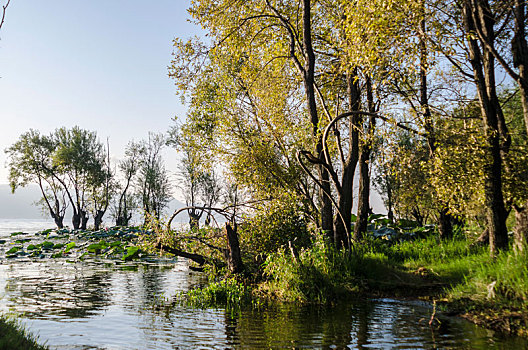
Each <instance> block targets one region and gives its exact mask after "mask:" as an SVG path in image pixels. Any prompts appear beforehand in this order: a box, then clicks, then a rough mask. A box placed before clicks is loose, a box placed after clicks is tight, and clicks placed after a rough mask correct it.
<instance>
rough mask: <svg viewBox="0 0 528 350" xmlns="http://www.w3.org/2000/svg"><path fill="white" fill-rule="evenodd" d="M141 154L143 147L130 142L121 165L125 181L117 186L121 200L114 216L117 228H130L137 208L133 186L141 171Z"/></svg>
mask: <svg viewBox="0 0 528 350" xmlns="http://www.w3.org/2000/svg"><path fill="white" fill-rule="evenodd" d="M141 152H142V147H141V145H140V144H139V143H136V142H129V143H128V145H127V147H126V150H125V159H123V160H122V161H121V162H120V163H119V170H120V171H121V173H122V174H123V177H124V179H123V180H124V181H123V182H121V183H118V184H117V193H118V195H119V198H118V199H117V204H116V205H115V208H114V214H113V215H114V217H115V220H116V225H117V226H128V225H129V223H130V220H131V219H132V215H133V212H134V208H135V207H136V205H135V197H136V196H135V194H134V191H133V185H134V182H135V178H136V176H137V173H138V171H139V166H140V158H141Z"/></svg>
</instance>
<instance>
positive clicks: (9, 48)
mask: <svg viewBox="0 0 528 350" xmlns="http://www.w3.org/2000/svg"><path fill="white" fill-rule="evenodd" d="M5 1H6V0H0V4H2V5H3V4H4V3H5ZM188 4H189V0H152V1H137V0H91V1H86V0H48V1H42V0H12V1H11V4H10V5H9V7H8V10H7V15H6V21H5V24H4V26H3V27H2V30H1V31H0V120H1V122H2V124H1V127H0V151H1V152H0V165H1V167H0V184H1V183H7V169H6V168H5V163H6V157H5V154H4V152H3V150H4V149H5V148H6V147H8V146H9V145H11V144H12V143H13V142H15V141H16V140H17V138H18V136H19V135H20V134H21V133H23V132H25V131H27V130H28V129H29V128H34V129H38V130H40V131H41V132H43V133H48V132H50V131H52V130H53V129H55V128H57V127H60V126H66V127H72V126H74V125H78V126H80V127H82V128H84V129H89V130H95V131H97V133H98V134H99V136H100V138H101V139H102V140H105V139H106V138H107V137H109V138H110V147H111V151H112V154H113V155H114V156H115V157H121V156H122V153H123V150H124V147H125V145H126V143H127V142H128V141H129V140H131V139H135V140H139V139H144V138H146V137H147V135H148V132H149V131H154V132H165V131H166V130H167V129H168V128H169V126H170V125H171V123H172V122H171V118H172V117H174V116H175V115H180V116H183V115H184V111H185V109H184V107H183V106H182V105H181V104H180V101H179V98H178V97H177V96H176V95H175V92H176V89H175V87H174V84H173V82H172V81H171V80H170V79H169V78H168V76H167V66H168V65H169V63H170V60H171V52H172V39H173V38H174V37H183V38H186V37H189V36H193V35H198V34H200V32H199V28H198V27H196V26H195V25H193V24H191V23H189V22H188V21H187V18H188V17H189V16H188V14H187V11H186V9H187V7H188ZM175 157H176V153H175V152H174V151H171V152H168V154H166V157H165V158H166V160H167V163H168V168H169V169H170V170H172V171H174V169H175V167H176V162H175V161H174V158H175Z"/></svg>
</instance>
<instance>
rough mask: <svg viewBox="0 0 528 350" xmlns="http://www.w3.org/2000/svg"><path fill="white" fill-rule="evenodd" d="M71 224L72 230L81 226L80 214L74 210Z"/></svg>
mask: <svg viewBox="0 0 528 350" xmlns="http://www.w3.org/2000/svg"><path fill="white" fill-rule="evenodd" d="M72 225H73V229H74V230H78V229H79V227H80V226H81V215H79V213H78V212H76V211H74V212H73V216H72Z"/></svg>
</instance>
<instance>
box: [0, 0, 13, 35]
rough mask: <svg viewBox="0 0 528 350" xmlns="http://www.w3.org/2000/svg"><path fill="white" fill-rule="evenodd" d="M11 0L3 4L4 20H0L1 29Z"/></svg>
mask: <svg viewBox="0 0 528 350" xmlns="http://www.w3.org/2000/svg"><path fill="white" fill-rule="evenodd" d="M10 2H11V0H7V2H6V4H5V5H4V6H2V20H0V29H2V26H3V25H4V21H5V15H6V10H7V7H8V6H9V3H10Z"/></svg>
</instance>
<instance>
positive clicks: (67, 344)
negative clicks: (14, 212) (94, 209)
mask: <svg viewBox="0 0 528 350" xmlns="http://www.w3.org/2000/svg"><path fill="white" fill-rule="evenodd" d="M0 225H4V226H0V238H2V237H4V239H6V240H9V232H12V231H26V232H27V231H31V232H32V231H37V230H39V229H42V228H49V227H52V226H53V225H52V224H50V223H49V222H40V223H38V222H36V221H31V222H29V221H18V222H17V221H1V220H0ZM24 225H26V226H24ZM38 225H41V226H38ZM7 244H8V243H7ZM4 249H5V248H4ZM203 283H204V280H203V277H202V276H201V275H200V274H198V273H195V272H190V271H189V270H188V268H187V263H186V262H185V261H184V260H175V261H165V262H164V261H160V262H158V263H116V262H106V263H103V262H100V263H96V262H75V263H68V262H66V261H65V260H56V261H53V260H47V259H46V260H31V259H29V258H28V259H25V260H24V259H9V260H8V259H3V260H1V263H0V297H1V299H0V311H2V312H3V313H11V314H16V315H18V316H19V318H20V319H21V321H22V323H24V324H25V325H26V326H27V327H28V328H29V330H30V331H32V332H33V333H35V334H38V335H39V338H40V339H41V340H42V341H44V342H45V343H46V344H48V345H49V346H50V348H52V349H231V348H234V349H299V348H300V349H312V348H325V349H344V348H352V349H364V348H372V349H399V348H401V349H411V348H414V349H424V348H425V349H460V348H462V349H524V348H528V342H527V341H526V340H525V339H521V338H516V337H501V336H500V335H497V334H495V333H494V332H492V331H488V330H485V329H483V328H479V327H477V326H474V325H472V324H470V323H468V322H466V321H464V320H462V319H458V318H452V317H444V316H439V320H440V321H441V323H440V325H439V326H436V327H433V328H431V327H430V326H429V325H428V321H429V319H430V316H431V308H430V306H429V305H428V304H425V303H421V302H413V301H404V300H394V299H361V300H356V301H350V302H347V303H343V304H340V305H336V306H333V307H316V306H302V307H301V306H297V305H290V304H283V305H279V306H275V307H267V308H261V309H254V308H247V309H245V310H241V311H237V312H230V311H226V310H224V309H216V308H211V309H205V310H200V309H192V308H188V307H181V306H178V307H173V308H170V309H163V308H159V307H155V305H159V303H158V302H157V301H158V300H159V299H160V298H166V299H171V297H172V296H174V295H175V293H176V292H178V291H184V290H188V289H189V288H192V287H193V286H195V285H199V284H203Z"/></svg>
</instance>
